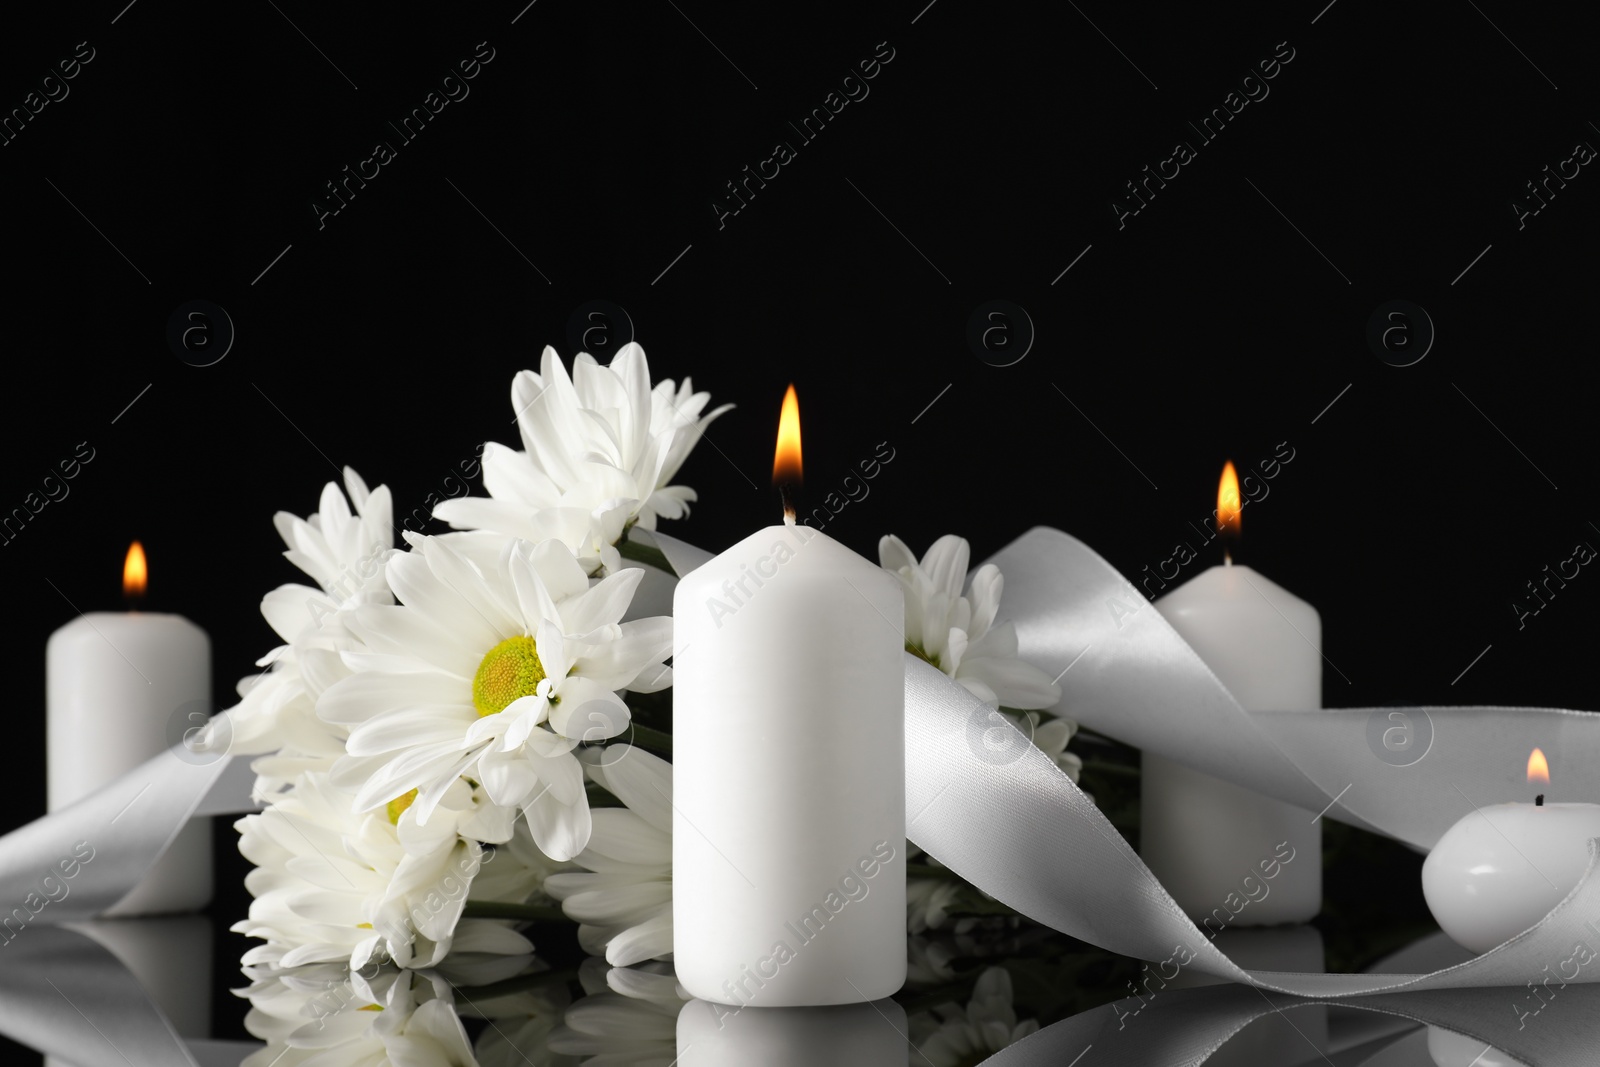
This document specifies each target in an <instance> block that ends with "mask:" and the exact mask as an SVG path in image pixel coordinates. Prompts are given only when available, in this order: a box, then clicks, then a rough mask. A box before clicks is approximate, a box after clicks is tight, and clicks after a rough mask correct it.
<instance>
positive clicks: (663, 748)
mask: <svg viewBox="0 0 1600 1067" xmlns="http://www.w3.org/2000/svg"><path fill="white" fill-rule="evenodd" d="M628 739H629V740H631V741H632V742H633V743H634V744H636V745H638V746H639V747H640V748H645V749H649V750H650V751H651V752H660V753H662V754H663V755H668V756H670V755H672V735H671V734H669V733H664V732H662V731H661V730H652V729H651V728H650V727H648V726H640V725H639V724H638V723H637V722H631V723H629V724H628Z"/></svg>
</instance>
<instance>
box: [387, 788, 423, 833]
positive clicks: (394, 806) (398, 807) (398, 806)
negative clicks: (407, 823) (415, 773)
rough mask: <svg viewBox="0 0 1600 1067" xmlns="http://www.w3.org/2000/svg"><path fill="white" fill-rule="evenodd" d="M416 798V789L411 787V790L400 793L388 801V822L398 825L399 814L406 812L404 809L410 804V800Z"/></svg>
mask: <svg viewBox="0 0 1600 1067" xmlns="http://www.w3.org/2000/svg"><path fill="white" fill-rule="evenodd" d="M416 799H417V791H416V790H415V789H413V790H412V791H411V792H409V793H401V794H400V795H399V796H397V797H395V798H394V799H393V800H391V801H389V807H388V812H389V823H390V824H391V825H393V826H399V825H400V816H402V815H404V814H405V813H406V809H407V808H409V807H410V806H411V802H412V801H413V800H416Z"/></svg>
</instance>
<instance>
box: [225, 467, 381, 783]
mask: <svg viewBox="0 0 1600 1067" xmlns="http://www.w3.org/2000/svg"><path fill="white" fill-rule="evenodd" d="M344 484H345V493H348V494H349V503H347V502H346V500H345V493H341V492H340V491H339V487H338V486H336V485H334V484H333V483H332V482H329V483H328V484H327V485H326V486H325V487H324V488H323V490H322V499H321V501H320V504H319V509H318V511H317V512H316V514H313V515H311V516H310V517H308V518H305V519H301V518H297V517H296V516H294V515H291V514H289V513H288V512H279V513H278V514H277V515H276V516H275V517H274V519H273V522H274V525H275V526H276V527H277V529H278V533H279V535H280V536H281V537H282V538H283V542H284V544H285V545H286V546H287V551H285V552H284V556H285V557H286V558H287V559H288V560H289V561H290V562H291V563H293V564H294V565H295V566H297V567H299V568H300V569H301V570H302V571H304V572H305V573H306V574H307V575H308V576H310V577H311V578H312V579H313V580H315V581H316V583H317V584H316V585H315V586H309V585H298V584H287V585H282V586H279V587H278V588H277V589H274V590H273V591H272V592H270V593H268V594H267V595H266V596H265V597H264V598H263V599H262V602H261V614H262V615H263V616H264V617H265V618H266V620H267V623H268V624H269V625H270V626H271V627H272V628H273V630H274V631H275V632H276V633H277V635H278V636H279V637H280V638H282V639H283V641H284V644H283V645H280V646H279V647H277V648H275V649H273V650H272V651H271V652H269V653H267V655H266V656H264V657H262V658H261V659H260V660H258V661H257V663H256V666H258V667H265V668H267V670H266V671H265V672H263V673H261V674H257V675H251V676H249V677H247V678H245V679H243V680H242V681H240V683H239V687H238V692H239V696H240V698H241V699H240V701H239V703H238V704H236V705H234V706H233V707H231V708H229V709H227V711H226V712H224V714H225V715H226V716H227V722H226V726H221V725H219V724H216V723H213V724H212V727H211V732H210V733H209V734H208V736H207V737H206V738H203V739H202V744H203V743H205V741H207V740H213V741H217V742H219V743H220V742H221V739H222V737H223V736H224V734H225V735H226V743H227V746H228V748H229V749H230V750H231V751H232V752H234V753H238V754H241V755H260V754H264V753H276V755H272V756H264V757H263V758H262V759H260V760H257V761H256V762H255V764H253V765H252V766H253V769H254V770H255V771H256V773H257V774H258V775H259V776H260V777H261V780H260V781H258V783H257V786H256V793H257V796H258V798H264V797H266V796H269V795H271V794H272V793H274V792H276V791H277V790H279V789H281V788H283V787H284V786H286V785H287V784H288V782H289V781H290V780H291V779H293V778H294V777H295V776H296V775H298V774H300V773H302V772H305V771H312V770H326V769H327V768H328V767H329V766H331V765H332V762H333V760H334V759H336V758H337V757H338V756H339V755H340V754H341V753H342V752H343V750H344V731H343V730H340V729H338V728H335V727H332V726H330V725H329V724H328V723H325V722H323V721H321V720H320V719H318V718H317V716H316V707H315V704H316V698H317V696H318V695H319V694H320V693H321V692H322V691H323V690H324V689H326V688H327V687H328V686H329V685H331V684H332V683H333V682H335V681H337V680H338V679H340V678H342V677H344V676H345V675H346V674H348V673H349V671H348V669H346V668H345V667H344V665H343V663H342V662H341V660H340V654H341V653H342V652H345V651H348V650H351V649H354V648H357V647H359V645H358V643H357V642H356V641H355V639H354V637H352V636H351V635H350V633H349V632H348V631H347V630H346V629H345V628H344V626H343V618H344V615H345V613H347V612H348V611H350V610H351V609H353V608H355V607H358V606H361V605H364V604H386V603H392V602H393V599H394V598H393V596H392V595H391V594H390V592H389V587H388V584H387V581H386V580H385V578H384V561H385V559H386V558H387V556H388V555H389V554H390V553H391V552H393V551H394V547H393V546H394V535H393V528H392V526H391V520H392V517H393V505H392V503H391V500H390V494H389V489H388V487H387V486H379V487H378V488H377V489H374V490H371V491H369V490H368V489H367V484H366V482H364V481H363V480H362V479H361V476H360V475H358V474H357V473H356V472H355V471H353V470H351V469H350V468H348V467H346V468H345V472H344ZM352 504H353V505H354V509H355V510H354V511H353V512H352V510H351V505H352Z"/></svg>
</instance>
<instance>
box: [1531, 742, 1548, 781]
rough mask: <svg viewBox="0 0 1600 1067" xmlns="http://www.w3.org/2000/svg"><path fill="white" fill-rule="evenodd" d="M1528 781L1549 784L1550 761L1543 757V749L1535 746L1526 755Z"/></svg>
mask: <svg viewBox="0 0 1600 1067" xmlns="http://www.w3.org/2000/svg"><path fill="white" fill-rule="evenodd" d="M1528 781H1530V782H1543V783H1544V784H1545V785H1549V784H1550V761H1549V760H1547V759H1545V758H1544V749H1542V748H1536V749H1534V750H1533V755H1531V756H1529V757H1528Z"/></svg>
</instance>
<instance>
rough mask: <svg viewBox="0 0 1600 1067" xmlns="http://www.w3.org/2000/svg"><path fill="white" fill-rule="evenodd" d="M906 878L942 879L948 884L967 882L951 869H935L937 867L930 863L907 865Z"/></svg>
mask: <svg viewBox="0 0 1600 1067" xmlns="http://www.w3.org/2000/svg"><path fill="white" fill-rule="evenodd" d="M906 877H907V878H942V879H943V880H945V881H947V882H964V881H966V879H965V878H963V877H961V876H960V875H959V874H957V873H956V872H955V871H952V870H951V869H950V868H949V867H935V866H933V865H932V864H929V863H908V864H906Z"/></svg>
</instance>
